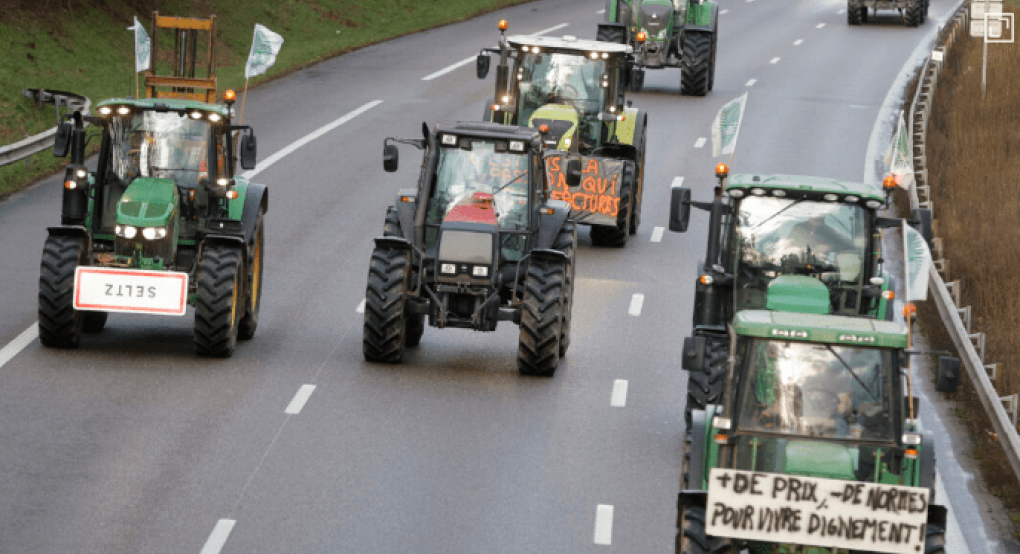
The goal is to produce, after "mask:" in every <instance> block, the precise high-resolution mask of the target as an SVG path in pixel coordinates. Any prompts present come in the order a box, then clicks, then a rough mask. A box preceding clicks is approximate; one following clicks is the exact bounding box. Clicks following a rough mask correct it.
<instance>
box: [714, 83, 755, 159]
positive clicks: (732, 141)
mask: <svg viewBox="0 0 1020 554" xmlns="http://www.w3.org/2000/svg"><path fill="white" fill-rule="evenodd" d="M746 104H747V93H746V92H745V93H744V95H743V96H741V97H740V98H737V99H735V100H732V101H730V103H728V104H726V105H725V106H723V107H722V109H721V110H719V114H718V115H716V116H715V121H713V122H712V157H713V158H714V157H717V156H723V155H726V154H732V153H733V149H734V148H736V146H737V135H738V134H740V122H741V121H743V120H744V106H745V105H746Z"/></svg>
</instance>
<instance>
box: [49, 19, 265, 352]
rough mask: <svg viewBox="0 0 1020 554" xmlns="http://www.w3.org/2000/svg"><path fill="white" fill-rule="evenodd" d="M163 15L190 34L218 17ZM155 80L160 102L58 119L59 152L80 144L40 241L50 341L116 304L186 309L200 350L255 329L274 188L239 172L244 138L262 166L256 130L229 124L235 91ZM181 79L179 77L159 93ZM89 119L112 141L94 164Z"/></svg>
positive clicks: (249, 160)
mask: <svg viewBox="0 0 1020 554" xmlns="http://www.w3.org/2000/svg"><path fill="white" fill-rule="evenodd" d="M166 19H173V20H174V21H172V23H174V24H181V25H191V26H190V27H183V29H186V30H194V29H196V28H198V27H196V25H202V24H208V25H209V26H210V27H211V25H212V21H211V20H183V19H178V18H166ZM182 21H183V23H182ZM189 22H192V23H189ZM192 74H193V73H192ZM158 79H159V83H158V84H152V83H147V87H146V88H147V89H148V90H149V92H150V94H152V96H153V97H150V98H145V99H130V98H121V99H112V100H106V101H103V102H101V103H99V105H98V107H97V110H96V111H97V112H98V115H96V116H90V117H84V116H82V115H81V113H80V112H75V113H74V114H73V115H72V116H71V117H70V118H71V119H72V121H69V122H65V123H62V124H61V125H60V126H59V127H58V130H57V135H56V140H55V144H54V149H53V153H54V155H55V156H57V157H64V156H67V154H68V152H70V154H71V164H70V165H69V166H68V167H67V170H66V174H65V178H64V191H63V204H62V212H61V224H60V225H59V226H56V227H49V228H48V229H47V230H48V233H49V236H48V238H47V239H46V244H45V246H44V248H43V255H42V264H41V273H40V277H39V339H40V341H41V342H42V344H43V345H44V346H49V347H60V348H75V347H78V346H79V344H80V341H81V335H82V333H83V332H86V333H97V332H99V331H101V330H102V329H103V327H104V326H105V324H106V321H107V314H108V313H109V312H123V313H139V314H154V315H175V316H182V315H184V314H185V312H186V307H187V305H192V306H194V312H195V346H196V350H197V352H198V354H200V355H203V356H217V357H226V356H230V355H231V354H233V352H234V348H235V346H236V343H237V339H250V338H252V336H253V335H254V334H255V329H256V327H257V326H258V321H259V307H260V297H261V294H262V263H263V261H262V256H263V252H264V247H263V244H264V230H263V220H264V216H265V213H266V210H267V207H268V200H269V196H268V192H267V189H266V186H265V185H260V184H255V183H250V182H249V181H248V179H246V178H244V177H241V176H239V175H235V164H236V162H237V159H236V156H235V155H234V153H235V152H236V151H237V148H238V147H239V149H240V163H241V167H242V168H244V169H253V168H254V167H255V154H256V147H255V136H254V134H253V132H252V129H251V128H250V127H249V126H246V125H233V124H232V123H231V117H232V113H233V110H232V104H233V99H234V94H233V92H232V91H227V93H226V98H227V103H226V105H223V104H215V103H211V102H210V101H209V100H211V98H210V96H211V94H210V90H209V88H208V87H207V88H203V90H202V91H201V92H197V93H196V92H193V89H190V90H191V91H190V92H189V88H187V87H186V86H185V85H190V86H196V85H198V84H201V83H203V82H206V80H203V79H194V78H176V77H159V78H158ZM154 81H155V79H154ZM209 81H212V83H213V84H211V90H212V92H213V93H214V92H215V84H214V81H215V79H214V78H212V79H210V80H209ZM150 84H151V87H150V86H149V85H150ZM173 84H177V85H181V86H179V87H177V88H175V90H174V91H172V92H169V91H168V92H164V91H159V90H155V89H156V87H158V86H172V85H173ZM86 120H87V121H88V122H89V123H92V124H93V125H95V126H97V127H98V128H99V129H100V132H99V133H97V134H95V135H93V136H101V140H102V142H101V145H100V149H99V158H98V162H97V165H96V170H95V171H93V172H89V170H88V169H87V168H86V166H85V145H86V143H87V139H88V138H92V137H88V136H86V129H85V127H84V123H85V121H86ZM238 139H240V140H239V141H238Z"/></svg>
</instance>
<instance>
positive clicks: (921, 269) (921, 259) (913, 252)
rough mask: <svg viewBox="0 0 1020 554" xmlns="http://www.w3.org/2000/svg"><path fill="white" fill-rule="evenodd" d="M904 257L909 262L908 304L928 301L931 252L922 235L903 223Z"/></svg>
mask: <svg viewBox="0 0 1020 554" xmlns="http://www.w3.org/2000/svg"><path fill="white" fill-rule="evenodd" d="M903 256H904V257H905V258H906V260H907V264H906V266H907V283H906V287H907V302H913V301H914V300H927V299H928V274H929V273H931V250H929V249H928V243H927V242H925V240H924V237H923V236H921V233H919V232H918V231H917V229H914V228H913V227H911V226H909V225H907V222H906V221H904V222H903Z"/></svg>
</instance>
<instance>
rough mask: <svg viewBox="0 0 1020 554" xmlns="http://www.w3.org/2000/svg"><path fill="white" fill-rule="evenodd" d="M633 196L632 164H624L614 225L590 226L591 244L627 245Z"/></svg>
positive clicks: (619, 246) (620, 246)
mask: <svg viewBox="0 0 1020 554" xmlns="http://www.w3.org/2000/svg"><path fill="white" fill-rule="evenodd" d="M634 196H635V195H634V164H633V163H631V162H625V163H624V164H623V176H622V177H621V178H620V208H619V210H618V211H617V214H616V225H592V227H591V242H592V244H594V245H595V246H615V247H617V248H622V247H624V246H626V245H627V238H628V237H629V236H630V221H631V218H632V217H633V214H632V213H631V207H632V206H634V200H635V198H634Z"/></svg>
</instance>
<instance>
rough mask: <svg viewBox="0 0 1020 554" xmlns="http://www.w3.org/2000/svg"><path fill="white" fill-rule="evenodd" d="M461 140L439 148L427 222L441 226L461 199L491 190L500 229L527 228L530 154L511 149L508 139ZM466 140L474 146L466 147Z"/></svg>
mask: <svg viewBox="0 0 1020 554" xmlns="http://www.w3.org/2000/svg"><path fill="white" fill-rule="evenodd" d="M460 140H461V142H460V143H459V147H444V148H442V149H440V151H439V167H438V168H437V171H436V184H435V187H434V188H433V190H432V197H431V198H429V206H428V215H427V217H426V220H425V223H426V224H427V225H437V226H438V225H439V224H440V223H442V222H443V219H444V218H445V217H446V214H447V213H448V212H449V211H450V209H451V208H453V207H454V206H455V205H456V204H457V201H458V200H460V199H462V198H467V197H469V196H470V195H471V194H472V193H475V192H489V193H492V194H493V200H494V203H495V205H496V216H497V220H498V222H499V227H500V229H503V230H524V229H527V227H528V187H529V185H530V184H531V182H530V178H529V176H528V175H529V171H528V164H529V163H530V156H529V155H528V154H525V153H520V152H511V151H509V150H508V149H507V141H494V140H488V139H464V138H461V139H460ZM465 144H469V145H470V148H464V145H465Z"/></svg>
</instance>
